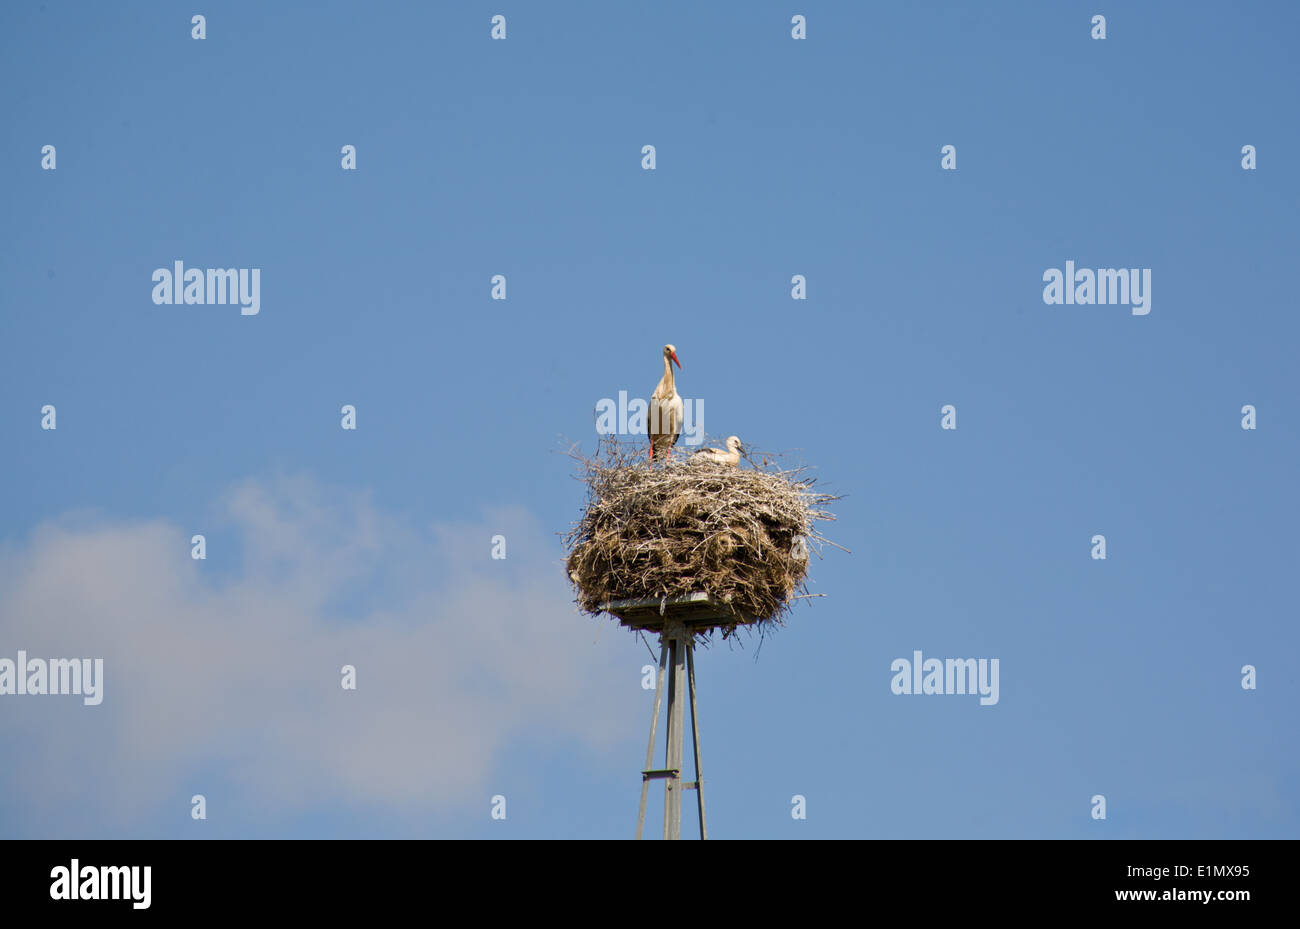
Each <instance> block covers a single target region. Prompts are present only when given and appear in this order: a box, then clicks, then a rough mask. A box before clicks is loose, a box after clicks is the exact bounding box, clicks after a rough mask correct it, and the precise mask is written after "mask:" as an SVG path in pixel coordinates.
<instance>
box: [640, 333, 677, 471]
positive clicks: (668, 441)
mask: <svg viewBox="0 0 1300 929" xmlns="http://www.w3.org/2000/svg"><path fill="white" fill-rule="evenodd" d="M674 364H676V365H677V367H679V368H680V367H681V366H682V363H681V362H680V361H678V360H677V349H676V348H674V347H673V346H671V345H665V346H664V376H663V377H661V378H660V379H659V384H658V386H656V387H655V392H654V393H652V394H651V395H650V409H649V410H647V411H646V413H647V416H646V432H647V433H648V434H649V436H650V463H651V464H654V460H655V458H656V457H658V458H661V459H663V460H667V459H669V458H671V457H672V453H673V446H674V445H676V444H677V440H678V439H680V438H681V437H682V398H681V397H679V396H677V384H676V382H675V381H674V380H673V365H674ZM656 453H657V454H656Z"/></svg>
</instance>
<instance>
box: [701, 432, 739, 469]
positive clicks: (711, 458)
mask: <svg viewBox="0 0 1300 929" xmlns="http://www.w3.org/2000/svg"><path fill="white" fill-rule="evenodd" d="M744 450H745V447H744V446H743V445H741V444H740V439H738V438H736V437H735V436H734V435H729V436H727V450H726V451H725V452H724V451H723V450H722V449H720V448H702V449H700V450H699V451H698V452H696V453H695V454H693V455H691V464H716V465H725V466H726V467H729V468H738V467H740V453H741V452H743V451H744Z"/></svg>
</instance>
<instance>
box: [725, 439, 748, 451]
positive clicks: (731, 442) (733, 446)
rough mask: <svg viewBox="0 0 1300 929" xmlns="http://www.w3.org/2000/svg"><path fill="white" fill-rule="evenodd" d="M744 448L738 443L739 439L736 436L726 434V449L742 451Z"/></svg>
mask: <svg viewBox="0 0 1300 929" xmlns="http://www.w3.org/2000/svg"><path fill="white" fill-rule="evenodd" d="M744 450H745V446H743V445H741V444H740V439H738V438H736V437H735V436H734V435H729V436H727V451H729V452H743V451H744Z"/></svg>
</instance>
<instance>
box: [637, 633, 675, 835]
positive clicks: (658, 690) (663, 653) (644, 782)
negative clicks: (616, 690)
mask: <svg viewBox="0 0 1300 929" xmlns="http://www.w3.org/2000/svg"><path fill="white" fill-rule="evenodd" d="M667 663H668V641H667V640H666V639H665V640H664V641H663V644H662V645H661V646H660V648H659V676H658V678H657V679H656V681H655V710H654V715H653V716H651V717H650V745H649V746H648V747H647V748H646V750H645V768H643V769H642V770H645V771H648V770H650V766H651V765H652V764H654V761H655V735H656V733H657V732H658V731H659V707H660V706H662V705H663V696H664V666H665V665H666V664H667ZM649 792H650V780H649V778H647V777H645V775H642V776H641V809H640V810H639V811H638V812H637V814H636V837H637V838H638V839H639V838H641V830H642V829H644V828H645V801H646V797H647V795H648V794H649Z"/></svg>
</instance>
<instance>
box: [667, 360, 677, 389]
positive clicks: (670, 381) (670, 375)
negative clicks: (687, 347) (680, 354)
mask: <svg viewBox="0 0 1300 929" xmlns="http://www.w3.org/2000/svg"><path fill="white" fill-rule="evenodd" d="M664 386H665V387H667V388H668V393H669V394H675V393H676V392H677V383H676V382H675V381H674V380H673V360H672V359H671V358H669V357H668V356H667V355H664Z"/></svg>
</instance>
